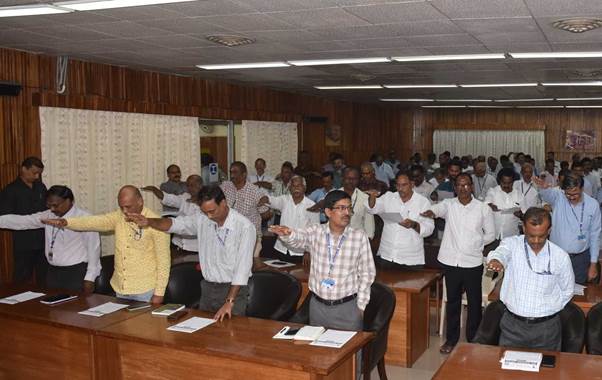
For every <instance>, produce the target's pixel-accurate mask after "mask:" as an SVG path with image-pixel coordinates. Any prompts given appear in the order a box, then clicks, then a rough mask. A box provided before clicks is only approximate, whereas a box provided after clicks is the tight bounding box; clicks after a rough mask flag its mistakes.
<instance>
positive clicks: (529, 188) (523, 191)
mask: <svg viewBox="0 0 602 380" xmlns="http://www.w3.org/2000/svg"><path fill="white" fill-rule="evenodd" d="M524 183H525V181H522V182H521V183H520V192H521V193H523V196H524V197H526V196H527V194H529V190H531V187H532V186H533V182H531V183H530V184H529V187H528V188H527V192H526V193H525V189H524V188H523V184H524Z"/></svg>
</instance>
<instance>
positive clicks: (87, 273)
mask: <svg viewBox="0 0 602 380" xmlns="http://www.w3.org/2000/svg"><path fill="white" fill-rule="evenodd" d="M46 204H47V205H48V208H49V209H50V210H46V211H42V212H38V213H35V214H30V215H11V214H7V215H2V216H0V228H6V229H11V230H32V229H38V228H44V231H45V236H46V238H45V240H46V259H47V260H48V263H49V268H48V272H47V274H46V286H47V287H48V288H50V289H68V290H73V291H76V292H80V291H84V292H85V293H86V294H90V293H92V292H93V291H94V280H96V277H98V275H99V274H100V269H101V265H100V237H99V235H98V232H78V231H72V230H69V229H63V228H58V227H54V226H49V225H46V224H43V223H42V220H43V219H54V218H56V217H60V218H71V217H77V216H88V215H91V214H90V213H89V212H88V211H86V210H84V209H81V208H79V207H77V206H76V205H75V204H74V196H73V192H72V191H71V189H69V188H68V187H67V186H59V185H55V186H52V187H51V188H50V189H48V192H47V193H46Z"/></svg>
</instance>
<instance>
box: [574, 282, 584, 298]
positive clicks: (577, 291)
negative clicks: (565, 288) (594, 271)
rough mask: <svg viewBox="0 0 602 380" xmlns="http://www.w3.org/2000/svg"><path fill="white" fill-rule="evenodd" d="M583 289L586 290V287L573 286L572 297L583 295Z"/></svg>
mask: <svg viewBox="0 0 602 380" xmlns="http://www.w3.org/2000/svg"><path fill="white" fill-rule="evenodd" d="M585 288H586V286H583V285H579V284H575V287H574V288H573V295H575V296H583V295H585Z"/></svg>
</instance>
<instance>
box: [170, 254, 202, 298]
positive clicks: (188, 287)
mask: <svg viewBox="0 0 602 380" xmlns="http://www.w3.org/2000/svg"><path fill="white" fill-rule="evenodd" d="M202 279H203V276H202V275H201V272H199V271H198V270H197V263H195V262H188V263H179V264H174V265H172V266H171V270H170V271H169V282H168V283H167V288H166V289H165V298H164V303H166V304H167V303H181V304H184V305H186V307H189V308H196V307H198V304H199V301H200V299H201V280H202Z"/></svg>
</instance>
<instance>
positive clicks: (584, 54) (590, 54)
mask: <svg viewBox="0 0 602 380" xmlns="http://www.w3.org/2000/svg"><path fill="white" fill-rule="evenodd" d="M508 55H510V56H511V57H512V58H517V59H523V58H525V59H529V58H600V57H602V51H576V52H562V51H559V52H551V53H508Z"/></svg>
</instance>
